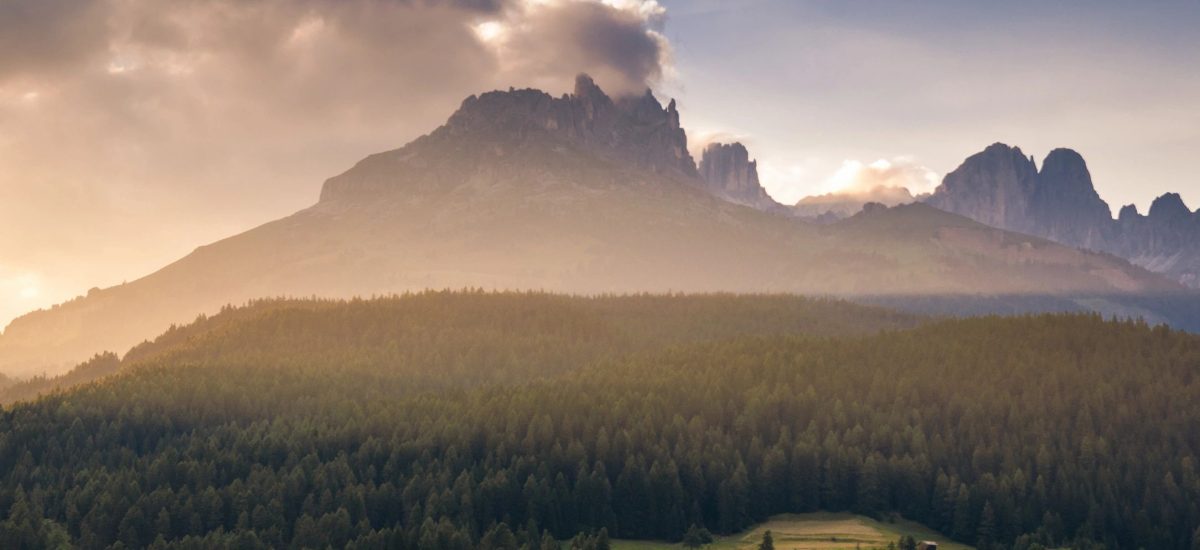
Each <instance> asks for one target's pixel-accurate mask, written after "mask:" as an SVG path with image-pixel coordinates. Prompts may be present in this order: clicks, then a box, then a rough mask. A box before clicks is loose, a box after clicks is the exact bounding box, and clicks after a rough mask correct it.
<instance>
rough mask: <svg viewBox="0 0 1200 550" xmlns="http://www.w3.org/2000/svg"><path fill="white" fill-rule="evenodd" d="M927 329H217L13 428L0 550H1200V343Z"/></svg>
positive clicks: (757, 308)
mask: <svg viewBox="0 0 1200 550" xmlns="http://www.w3.org/2000/svg"><path fill="white" fill-rule="evenodd" d="M918 321H919V320H918V319H915V318H913V317H910V316H906V315H900V314H893V313H888V312H887V311H885V310H881V309H878V308H873V307H865V306H857V305H852V304H846V303H842V302H836V301H828V300H806V299H800V298H795V297H787V296H732V295H710V296H649V295H645V296H631V297H606V298H571V297H565V296H557V295H550V294H539V293H532V294H490V293H428V294H421V295H414V296H408V297H401V298H392V299H382V300H358V301H350V302H335V301H321V302H312V301H266V302H260V303H257V304H255V305H253V306H251V307H247V308H239V309H229V310H226V311H224V312H222V313H221V314H219V315H215V316H213V317H209V318H205V319H202V320H199V321H197V322H196V323H193V324H191V325H188V326H184V327H178V328H175V329H173V330H172V331H169V332H168V333H166V334H164V335H163V336H161V337H160V338H158V339H157V340H156V341H155V342H154V343H151V344H147V345H145V346H142V347H140V348H139V349H138V350H137V353H134V352H131V353H130V354H128V356H127V358H126V359H125V360H124V361H123V363H124V365H122V366H119V368H118V370H117V373H116V374H115V375H110V376H107V377H104V378H101V379H99V380H96V381H94V382H92V383H88V384H84V385H81V386H76V387H75V388H73V389H69V390H65V391H63V390H60V391H57V392H55V393H52V394H50V395H48V396H44V397H42V398H40V399H37V400H34V401H32V402H24V403H18V404H15V405H11V406H10V407H9V408H8V409H7V410H5V411H3V412H2V413H0V540H2V541H4V545H5V546H6V547H12V548H41V547H49V546H57V545H65V544H72V545H76V546H80V547H85V548H103V547H113V546H114V545H119V546H116V547H125V548H139V547H147V546H154V547H178V548H221V547H237V548H268V547H273V548H278V547H292V548H326V547H334V548H343V547H345V548H412V549H426V548H461V549H467V548H517V547H518V546H519V547H522V548H531V549H532V548H536V549H539V550H542V549H546V548H554V547H556V544H557V543H552V542H551V541H553V540H555V539H557V540H565V539H569V538H572V537H575V536H576V535H577V534H579V533H598V532H599V531H600V530H601V529H603V530H605V532H606V533H608V534H610V535H611V536H612V537H614V538H632V539H660V540H669V541H678V540H680V538H681V537H682V536H683V534H684V533H685V532H686V531H687V530H688V528H689V527H690V526H691V525H697V526H701V527H706V528H708V529H709V530H711V531H713V532H716V533H730V532H735V531H738V530H740V529H743V528H745V527H746V526H748V525H750V524H751V523H753V522H758V521H761V520H762V519H763V518H766V517H768V516H770V515H772V514H777V513H783V512H809V511H816V510H829V511H853V512H856V513H860V514H865V515H874V516H882V515H885V514H890V513H898V514H901V515H903V517H905V518H908V519H911V520H915V521H919V522H922V523H924V524H927V525H929V526H931V527H934V528H936V529H939V530H941V531H943V532H945V533H947V534H949V535H951V536H952V537H954V538H955V539H957V540H959V541H963V542H965V543H968V544H973V545H976V546H977V547H979V548H998V547H1005V548H1007V547H1015V548H1019V549H1022V550H1027V549H1033V548H1054V547H1062V546H1071V547H1074V548H1100V547H1101V546H1099V545H1100V544H1103V545H1104V546H1103V547H1104V548H1109V549H1113V548H1155V549H1180V550H1187V549H1189V548H1192V547H1194V544H1196V542H1197V537H1198V536H1200V533H1197V528H1198V527H1200V510H1198V509H1197V507H1196V503H1197V502H1200V466H1198V465H1197V463H1196V460H1197V458H1196V455H1197V452H1198V451H1200V440H1197V438H1195V437H1192V435H1193V434H1194V431H1195V427H1196V426H1198V425H1200V337H1197V336H1193V335H1189V334H1185V333H1181V332H1176V331H1172V330H1170V329H1167V328H1165V327H1152V326H1149V325H1147V324H1146V323H1141V322H1111V321H1104V320H1103V319H1101V318H1100V317H1099V316H1098V315H1095V314H1087V315H1043V316H1034V317H1015V318H998V317H989V318H977V319H968V320H945V321H932V322H929V321H927V322H925V323H924V324H921V323H919V322H918ZM599 538H602V537H592V538H591V540H597V539H599Z"/></svg>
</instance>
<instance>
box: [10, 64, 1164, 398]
mask: <svg viewBox="0 0 1200 550" xmlns="http://www.w3.org/2000/svg"><path fill="white" fill-rule="evenodd" d="M686 140H687V135H686V132H685V131H684V130H683V129H682V127H681V126H680V125H679V112H678V111H677V110H676V108H675V105H674V102H670V103H668V105H667V106H666V107H663V106H662V104H661V103H659V102H658V101H657V99H655V98H654V97H653V95H652V94H645V95H642V96H640V97H627V98H618V99H615V100H614V99H612V98H608V96H606V95H604V93H603V91H602V90H600V89H599V88H597V87H595V85H594V83H593V82H591V79H590V78H587V77H585V76H584V77H580V78H579V79H578V80H577V85H576V93H575V94H567V95H564V96H561V97H557V98H556V97H553V96H551V95H549V94H546V93H544V92H540V91H536V90H511V91H508V92H489V93H486V94H482V95H480V96H477V97H474V99H472V98H468V99H467V100H466V101H464V102H463V107H462V108H461V109H459V111H457V112H455V113H454V114H453V115H451V116H450V117H449V119H448V120H447V123H446V124H444V125H442V126H441V127H439V128H437V129H435V130H433V131H432V132H430V133H429V134H427V135H425V136H422V137H420V138H417V139H416V140H414V141H413V142H411V143H409V144H407V145H405V146H403V147H401V148H398V149H394V150H391V151H387V152H383V153H377V154H374V155H370V156H368V157H366V158H364V159H363V160H362V161H359V162H358V163H356V164H355V165H354V166H353V167H351V168H350V169H349V170H347V171H345V172H343V173H342V174H339V175H337V176H334V177H332V178H329V179H328V180H327V181H326V183H325V185H324V187H323V189H322V192H321V196H320V199H319V200H318V201H317V203H316V204H314V205H313V206H311V207H309V208H306V209H303V210H301V211H299V212H297V213H295V214H292V215H290V216H287V217H284V218H282V219H279V220H275V221H272V222H268V223H265V224H263V225H260V226H258V227H256V228H253V229H251V230H248V231H246V232H243V233H241V234H238V235H234V236H231V237H228V238H225V239H222V240H219V241H217V242H214V243H212V244H209V245H205V246H201V247H198V248H197V249H196V250H195V251H194V252H193V253H191V254H189V255H187V256H185V257H184V258H181V259H180V260H178V261H176V262H173V263H171V264H169V265H167V266H166V267H164V268H162V269H160V270H158V271H156V272H154V273H152V274H149V275H147V276H145V277H142V278H140V279H138V280H136V281H133V282H130V283H128V284H124V285H120V286H116V287H111V288H107V289H100V290H96V291H94V292H92V293H89V295H88V296H87V297H83V298H80V299H77V300H72V301H70V302H67V303H65V304H62V305H60V306H57V307H55V308H52V309H50V310H42V311H39V312H34V313H31V314H28V315H25V316H22V317H21V318H19V319H17V320H15V321H13V323H11V324H10V325H9V327H8V328H7V329H6V330H5V332H4V333H3V335H0V372H6V373H9V374H15V375H29V374H36V373H42V372H58V371H61V370H65V369H66V368H70V367H71V366H73V365H74V364H76V363H78V362H80V361H82V360H83V359H86V358H87V357H91V356H92V355H94V354H95V353H97V352H101V351H120V350H124V349H129V348H130V347H131V346H133V345H134V344H136V343H138V342H140V341H142V340H143V339H145V338H147V337H149V336H151V335H153V334H158V333H160V332H162V331H163V330H165V329H166V328H167V327H168V326H170V325H171V324H173V323H183V322H186V321H190V320H191V319H194V318H195V317H196V316H197V315H200V314H205V313H213V312H215V311H216V310H218V309H219V308H221V307H222V306H225V305H227V304H239V303H244V302H246V301H249V300H253V299H258V298H265V297H282V296H300V297H308V296H323V297H332V298H338V297H350V296H371V295H381V294H391V293H397V292H404V291H410V290H423V289H428V288H435V289H438V288H466V287H471V288H484V289H496V290H505V289H538V290H547V291H553V292H563V293H578V294H597V293H638V292H719V291H724V292H785V293H803V294H819V295H837V296H855V295H862V294H882V293H899V294H934V293H968V294H970V293H1024V294H1030V293H1066V292H1075V293H1121V292H1171V291H1175V290H1177V289H1178V287H1177V285H1174V284H1171V283H1169V282H1168V281H1166V280H1163V279H1161V278H1159V277H1156V276H1154V275H1152V274H1150V273H1149V272H1146V271H1144V270H1142V269H1140V268H1135V267H1133V266H1131V265H1129V264H1128V263H1127V262H1125V261H1123V260H1119V259H1116V258H1114V257H1109V256H1104V255H1096V254H1089V253H1085V252H1079V251H1076V250H1073V249H1070V248H1068V247H1063V246H1059V245H1054V244H1052V243H1049V242H1048V241H1043V240H1041V239H1036V238H1031V237H1027V236H1023V235H1015V234H1011V233H1006V232H1004V231H1001V230H997V229H994V228H990V227H986V226H984V225H981V224H978V223H976V222H973V221H970V220H968V219H966V218H963V217H960V216H957V215H952V214H947V213H943V212H939V211H937V210H934V209H932V208H927V207H911V208H905V207H900V208H893V209H881V210H880V209H873V210H872V211H871V212H867V213H864V214H862V215H860V216H856V217H854V218H852V219H849V220H846V221H845V222H844V223H837V224H831V225H827V226H819V225H814V224H809V223H805V222H803V221H800V220H797V219H796V218H794V217H790V216H787V215H777V214H773V213H765V212H762V211H759V210H757V209H754V208H749V207H746V206H743V205H739V204H735V203H732V202H729V201H728V200H726V199H724V198H722V197H720V196H718V195H717V194H714V193H713V192H712V188H711V184H710V183H709V182H706V181H705V180H704V179H703V178H702V177H701V176H700V174H699V171H698V170H697V169H696V166H695V162H694V160H693V159H692V158H691V156H690V154H688V153H687V147H686V144H687V141H686Z"/></svg>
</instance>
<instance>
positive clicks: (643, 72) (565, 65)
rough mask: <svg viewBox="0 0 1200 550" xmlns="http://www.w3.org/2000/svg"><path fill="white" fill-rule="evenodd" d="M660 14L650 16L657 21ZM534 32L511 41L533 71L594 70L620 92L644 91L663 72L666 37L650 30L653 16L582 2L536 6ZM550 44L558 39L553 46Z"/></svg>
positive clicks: (531, 18)
mask: <svg viewBox="0 0 1200 550" xmlns="http://www.w3.org/2000/svg"><path fill="white" fill-rule="evenodd" d="M653 19H654V16H651V17H650V21H653ZM529 21H530V23H531V31H530V32H526V33H522V34H520V35H518V36H517V37H516V38H515V39H514V40H513V41H512V43H511V46H512V47H513V52H512V53H513V57H514V58H517V59H519V60H520V62H521V63H523V64H524V67H525V70H527V71H530V72H535V71H539V70H541V71H546V72H549V73H562V72H564V71H569V70H570V68H572V67H578V68H584V69H586V70H587V71H588V72H590V73H593V74H592V76H594V77H596V78H597V79H598V81H599V82H601V83H606V84H607V86H608V87H609V88H612V89H616V90H617V91H619V92H630V93H637V92H641V91H642V90H643V89H644V88H645V86H646V83H647V82H655V81H657V80H658V79H660V78H661V77H662V76H663V70H664V59H665V57H666V55H667V51H666V50H667V47H666V42H665V40H664V39H663V38H662V37H661V35H659V34H658V33H655V32H648V31H647V15H646V14H645V13H644V12H643V13H639V12H634V11H623V10H615V9H613V8H611V7H609V6H606V5H603V4H597V3H588V2H577V3H563V4H561V5H557V6H553V7H549V8H541V9H537V8H535V9H532V10H530V16H529ZM545 44H555V45H557V46H558V47H557V48H556V49H553V50H549V49H546V48H545V47H544V45H545Z"/></svg>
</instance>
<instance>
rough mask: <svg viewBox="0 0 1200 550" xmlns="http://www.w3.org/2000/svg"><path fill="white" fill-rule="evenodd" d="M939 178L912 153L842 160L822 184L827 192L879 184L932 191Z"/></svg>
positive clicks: (849, 191)
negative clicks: (906, 155)
mask: <svg viewBox="0 0 1200 550" xmlns="http://www.w3.org/2000/svg"><path fill="white" fill-rule="evenodd" d="M940 181H941V179H940V177H939V176H938V174H937V173H936V172H934V171H933V170H930V169H929V168H927V167H925V166H923V165H921V164H919V163H917V162H916V161H915V160H914V159H913V158H912V157H895V158H893V159H891V160H887V159H879V160H876V161H875V162H872V163H870V164H864V163H862V162H861V161H857V160H846V161H843V162H842V166H841V167H840V168H838V170H837V171H836V172H834V173H833V175H832V176H830V177H829V178H827V179H826V180H825V182H824V184H823V187H824V189H825V190H826V191H827V192H838V193H846V194H862V193H869V192H871V191H873V190H875V189H878V188H880V187H882V188H885V189H898V188H904V189H907V190H909V191H910V192H912V193H913V194H914V195H916V194H920V193H925V192H929V191H933V189H934V188H936V187H937V185H938V183H939V182H940Z"/></svg>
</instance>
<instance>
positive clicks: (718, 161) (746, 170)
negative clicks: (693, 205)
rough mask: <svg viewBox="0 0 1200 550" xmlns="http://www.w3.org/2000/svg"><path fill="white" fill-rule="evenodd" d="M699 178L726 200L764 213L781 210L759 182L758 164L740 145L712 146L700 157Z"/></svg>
mask: <svg viewBox="0 0 1200 550" xmlns="http://www.w3.org/2000/svg"><path fill="white" fill-rule="evenodd" d="M700 177H701V179H703V180H704V182H705V183H706V184H707V185H708V188H709V190H710V191H711V192H712V193H713V194H715V195H717V196H720V197H722V198H725V199H727V200H730V201H733V202H736V203H739V204H744V205H746V206H752V207H755V208H759V209H763V210H772V209H778V208H782V206H781V205H780V204H779V203H777V202H775V200H774V199H772V198H771V197H770V195H768V194H767V192H766V190H765V189H763V187H762V184H761V183H760V182H759V180H758V162H757V161H754V160H751V159H750V152H749V151H747V150H746V146H745V145H742V144H741V143H738V142H734V143H710V144H708V146H707V147H705V148H704V153H703V154H702V155H701V157H700Z"/></svg>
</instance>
